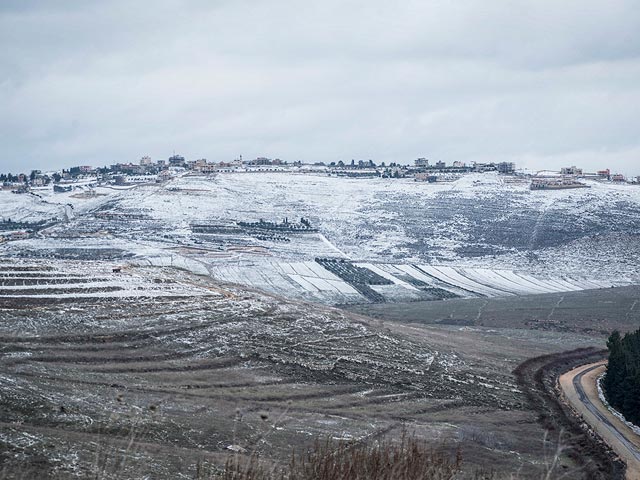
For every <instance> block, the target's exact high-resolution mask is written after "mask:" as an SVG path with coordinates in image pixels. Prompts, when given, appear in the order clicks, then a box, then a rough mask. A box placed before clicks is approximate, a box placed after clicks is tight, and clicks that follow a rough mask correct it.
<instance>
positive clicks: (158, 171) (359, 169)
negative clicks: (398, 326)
mask: <svg viewBox="0 0 640 480" xmlns="http://www.w3.org/2000/svg"><path fill="white" fill-rule="evenodd" d="M262 172H290V173H292V172H293V173H314V174H322V175H330V176H337V177H349V178H374V177H379V178H389V179H397V178H412V179H414V180H415V181H416V182H428V183H438V182H451V181H455V180H456V179H458V178H460V177H461V176H463V175H465V174H469V173H483V172H497V173H498V174H501V175H504V176H505V182H506V183H511V182H512V183H529V184H530V188H531V189H532V190H544V189H561V188H586V187H588V185H586V184H585V183H583V181H582V180H589V179H590V180H597V181H602V182H616V183H626V184H636V185H637V184H640V177H634V178H626V177H625V176H624V175H621V174H618V173H612V172H611V171H610V170H609V169H603V170H599V171H596V172H585V171H583V169H581V168H578V167H576V166H571V167H565V168H562V169H561V170H560V171H559V172H551V171H539V172H532V171H526V170H516V165H515V163H513V162H497V163H475V162H474V163H473V164H471V165H467V164H465V163H463V162H459V161H457V162H453V163H452V164H451V165H448V164H447V163H445V162H443V161H435V162H432V161H430V160H429V159H427V158H417V159H415V160H414V162H413V164H409V165H404V164H400V163H395V162H392V163H389V164H386V163H385V162H381V163H379V164H377V163H375V162H373V161H372V160H358V161H356V160H351V161H350V162H344V161H338V162H331V163H323V162H318V163H313V164H306V163H302V162H300V161H295V162H292V163H289V162H287V161H283V160H280V159H278V158H276V159H271V158H265V157H258V158H255V159H253V160H244V159H243V158H242V156H240V157H239V158H237V159H235V160H233V161H231V162H209V161H207V160H206V159H204V158H201V159H198V160H187V159H185V157H183V156H181V155H175V154H174V155H172V156H171V157H169V158H168V159H166V160H153V159H152V158H151V157H149V156H144V157H142V158H141V159H140V160H139V161H138V162H136V163H116V164H114V165H110V166H104V167H93V166H88V165H81V166H75V167H71V168H68V169H63V170H61V171H53V172H42V171H40V170H32V171H31V172H30V173H29V174H25V173H19V174H15V175H14V174H11V173H2V174H0V182H1V183H2V189H3V190H11V191H12V192H14V193H17V194H20V193H28V192H30V191H31V190H37V189H43V188H51V186H52V188H53V191H54V192H58V193H62V192H70V191H72V190H73V189H74V187H75V186H77V185H78V184H79V183H80V182H81V183H82V184H83V185H84V186H86V185H89V186H98V185H101V186H113V187H114V188H117V187H127V186H132V185H136V184H144V183H163V182H166V181H168V180H171V179H172V178H174V177H176V176H180V175H216V174H234V173H236V174H241V173H262ZM84 194H90V192H87V191H85V192H84Z"/></svg>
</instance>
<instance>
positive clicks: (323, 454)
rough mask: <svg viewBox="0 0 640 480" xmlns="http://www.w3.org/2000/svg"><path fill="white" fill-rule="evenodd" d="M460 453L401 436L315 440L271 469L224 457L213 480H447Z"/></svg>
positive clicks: (251, 460)
mask: <svg viewBox="0 0 640 480" xmlns="http://www.w3.org/2000/svg"><path fill="white" fill-rule="evenodd" d="M461 463H462V457H461V455H460V453H459V452H458V453H457V454H456V455H455V456H454V457H452V456H451V455H450V454H448V453H446V452H444V451H439V450H437V449H434V448H433V447H432V446H429V445H428V444H427V443H426V442H424V441H422V440H419V439H416V438H414V437H408V436H406V435H403V436H402V438H401V440H400V441H399V442H395V443H394V442H390V441H387V440H382V441H380V442H377V443H374V444H366V443H353V442H336V441H332V440H325V441H316V443H315V445H314V447H313V448H311V449H310V450H308V451H305V452H302V453H297V454H294V455H293V456H292V458H291V461H290V463H289V465H287V466H286V467H280V468H278V467H270V466H268V465H264V464H262V463H261V462H260V460H259V459H258V457H257V456H255V455H251V456H250V457H249V458H241V457H239V456H238V455H232V456H230V457H229V459H228V461H227V463H226V465H225V469H224V472H222V473H219V474H216V475H213V476H211V477H209V478H211V479H212V480H347V479H348V480H446V479H452V478H454V476H455V475H456V473H457V472H459V471H460V466H461Z"/></svg>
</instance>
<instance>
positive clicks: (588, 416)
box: [560, 362, 640, 480]
mask: <svg viewBox="0 0 640 480" xmlns="http://www.w3.org/2000/svg"><path fill="white" fill-rule="evenodd" d="M604 366H605V363H604V362H598V363H596V364H592V365H585V366H582V367H578V368H576V369H574V370H572V371H570V372H568V373H565V374H564V375H562V376H561V377H560V385H561V387H562V389H563V391H564V393H565V395H566V397H567V399H568V400H569V402H571V403H572V404H573V406H574V407H575V408H576V409H577V410H578V411H579V412H581V413H582V416H583V418H584V419H585V421H587V422H588V423H589V424H590V425H591V426H592V427H593V428H594V429H595V430H596V431H597V432H598V434H599V435H600V437H602V438H603V439H604V440H605V441H606V442H607V444H609V446H610V447H611V448H612V449H613V450H614V451H615V452H616V453H617V454H618V455H619V456H620V457H621V458H622V459H623V460H624V461H625V463H626V464H627V474H626V477H627V479H633V480H640V436H638V435H637V434H635V433H634V432H633V431H632V430H631V429H630V428H629V427H628V426H627V425H625V424H624V423H623V422H622V421H620V419H618V418H616V417H615V416H614V415H613V414H612V413H611V412H609V411H608V410H607V409H606V407H605V406H604V405H603V403H602V401H601V400H600V398H599V397H598V390H597V387H596V384H595V383H596V378H597V376H598V375H599V373H600V371H603V370H604ZM585 377H586V378H585Z"/></svg>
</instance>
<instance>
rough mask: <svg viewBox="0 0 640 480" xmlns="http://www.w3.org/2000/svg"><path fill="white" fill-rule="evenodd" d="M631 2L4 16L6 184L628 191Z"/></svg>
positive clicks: (21, 8)
mask: <svg viewBox="0 0 640 480" xmlns="http://www.w3.org/2000/svg"><path fill="white" fill-rule="evenodd" d="M638 32H640V8H638V2H637V0H629V1H624V0H607V1H603V0H598V1H594V0H579V1H578V0H562V1H557V0H549V1H547V0H530V1H518V0H514V1H509V2H505V1H503V0H475V1H471V0H456V1H448V0H447V1H445V0H438V1H433V0H416V1H400V2H389V1H386V0H385V1H383V0H366V1H364V0H363V1H350V0H322V1H320V2H304V1H300V0H269V1H266V0H264V1H263V0H250V1H249V0H247V1H245V0H231V1H226V0H218V1H216V0H199V1H197V0H194V1H177V0H176V1H173V0H155V1H148V2H143V1H136V2H131V1H129V0H126V1H106V0H105V1H95V2H91V1H82V2H79V1H55V0H42V1H33V0H0V45H1V46H2V48H0V112H2V115H1V116H0V142H1V146H2V149H1V150H0V170H2V171H17V170H23V171H27V170H29V169H31V168H42V169H49V168H60V167H67V166H72V165H77V164H87V165H94V166H98V165H104V164H110V163H115V162H118V161H120V162H127V161H134V162H135V161H137V160H138V159H139V158H140V157H141V156H143V155H150V156H151V157H152V158H154V159H160V158H167V157H168V156H169V155H171V153H172V152H173V151H174V150H175V151H176V152H178V153H181V154H183V155H185V156H186V157H187V158H201V157H205V158H207V159H209V160H215V161H218V160H230V159H233V158H235V157H236V156H238V155H240V154H242V155H243V157H244V158H254V157H256V156H269V157H280V158H282V159H286V160H290V161H293V160H298V159H300V160H304V161H326V162H330V161H337V160H341V159H342V160H350V159H352V158H355V159H356V160H357V159H369V158H371V159H374V160H375V161H387V162H389V161H399V162H402V163H409V162H411V161H412V160H413V159H414V158H416V157H419V156H420V157H423V156H426V157H428V158H430V159H433V160H444V161H446V162H452V161H455V160H461V161H465V162H472V161H490V160H500V161H501V160H510V161H515V162H516V163H517V164H518V166H526V167H530V168H559V167H560V166H562V165H571V164H576V165H580V166H584V167H586V168H588V169H592V170H593V169H598V168H604V167H609V168H611V169H612V170H616V171H621V172H624V173H626V174H630V175H638V174H640V119H639V113H638V112H640V34H639V33H638Z"/></svg>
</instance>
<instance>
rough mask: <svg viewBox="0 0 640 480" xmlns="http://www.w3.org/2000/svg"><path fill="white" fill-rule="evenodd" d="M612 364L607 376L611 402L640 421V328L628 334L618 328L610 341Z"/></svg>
mask: <svg viewBox="0 0 640 480" xmlns="http://www.w3.org/2000/svg"><path fill="white" fill-rule="evenodd" d="M607 348H608V349H609V364H608V365H607V373H606V375H605V377H604V379H603V383H602V386H603V390H604V395H605V397H606V399H607V401H608V402H609V404H610V405H611V406H612V407H614V408H615V409H616V410H618V411H619V412H620V413H622V414H623V415H624V416H625V418H626V419H627V420H628V421H630V422H632V423H634V424H635V425H640V329H638V330H637V331H635V332H633V333H627V334H626V335H625V336H624V337H623V336H621V335H620V332H618V331H614V332H613V333H612V334H611V335H610V336H609V340H608V341H607Z"/></svg>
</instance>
